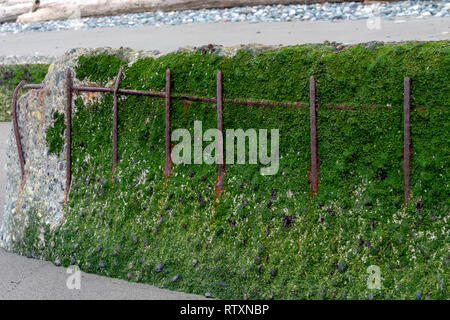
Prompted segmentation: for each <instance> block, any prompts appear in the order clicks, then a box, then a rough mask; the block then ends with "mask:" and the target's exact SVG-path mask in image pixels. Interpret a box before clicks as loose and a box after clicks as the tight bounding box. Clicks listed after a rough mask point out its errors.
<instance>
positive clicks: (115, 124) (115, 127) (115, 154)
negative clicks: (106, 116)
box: [112, 67, 122, 174]
mask: <svg viewBox="0 0 450 320" xmlns="http://www.w3.org/2000/svg"><path fill="white" fill-rule="evenodd" d="M121 79H122V67H120V69H119V73H118V74H117V78H116V83H115V84H114V91H113V95H114V97H113V99H114V100H113V131H112V138H113V159H112V160H113V165H112V172H113V174H114V172H115V171H116V167H117V161H118V159H119V156H118V147H117V141H118V131H119V130H118V128H119V103H118V99H117V92H118V91H119V85H120V80H121Z"/></svg>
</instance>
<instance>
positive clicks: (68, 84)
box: [64, 69, 73, 203]
mask: <svg viewBox="0 0 450 320" xmlns="http://www.w3.org/2000/svg"><path fill="white" fill-rule="evenodd" d="M72 88H73V80H72V74H71V72H70V69H67V70H66V148H67V149H66V188H65V189H64V203H66V202H67V197H68V195H69V191H70V185H71V183H72Z"/></svg>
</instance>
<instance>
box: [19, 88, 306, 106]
mask: <svg viewBox="0 0 450 320" xmlns="http://www.w3.org/2000/svg"><path fill="white" fill-rule="evenodd" d="M43 87H44V86H43V85H42V84H29V85H25V86H24V89H41V88H43ZM73 91H75V92H101V93H114V88H104V87H92V86H73ZM117 94H124V95H137V96H144V97H155V98H163V99H165V98H166V94H165V92H162V91H159V92H158V91H143V90H132V89H118V90H117ZM170 98H171V99H178V100H187V101H197V102H207V103H216V102H217V99H216V97H211V98H209V97H200V96H190V95H186V94H172V95H171V96H170ZM223 102H224V103H231V104H237V105H244V106H253V107H276V106H281V107H300V106H304V105H305V104H302V103H301V102H299V101H295V102H278V101H270V100H252V99H224V100H223Z"/></svg>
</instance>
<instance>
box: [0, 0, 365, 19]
mask: <svg viewBox="0 0 450 320" xmlns="http://www.w3.org/2000/svg"><path fill="white" fill-rule="evenodd" d="M352 1H356V2H363V1H364V0H328V1H327V0H40V3H37V4H36V3H35V0H0V23H2V22H6V21H17V22H19V23H31V22H37V21H45V20H63V19H74V18H82V17H95V16H110V15H119V14H125V13H137V12H146V11H157V10H162V11H173V10H187V9H200V8H228V7H239V6H254V5H271V4H284V5H287V4H312V3H324V2H352ZM38 2H39V1H38Z"/></svg>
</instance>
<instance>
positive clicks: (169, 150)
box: [164, 69, 172, 178]
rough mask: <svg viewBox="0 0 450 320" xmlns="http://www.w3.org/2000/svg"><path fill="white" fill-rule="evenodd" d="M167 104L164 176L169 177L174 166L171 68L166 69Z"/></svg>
mask: <svg viewBox="0 0 450 320" xmlns="http://www.w3.org/2000/svg"><path fill="white" fill-rule="evenodd" d="M165 105H166V118H165V120H166V159H165V161H164V176H165V177H166V178H168V177H169V174H170V170H171V167H172V156H171V153H172V144H171V139H170V138H171V137H170V69H167V70H166V92H165Z"/></svg>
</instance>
